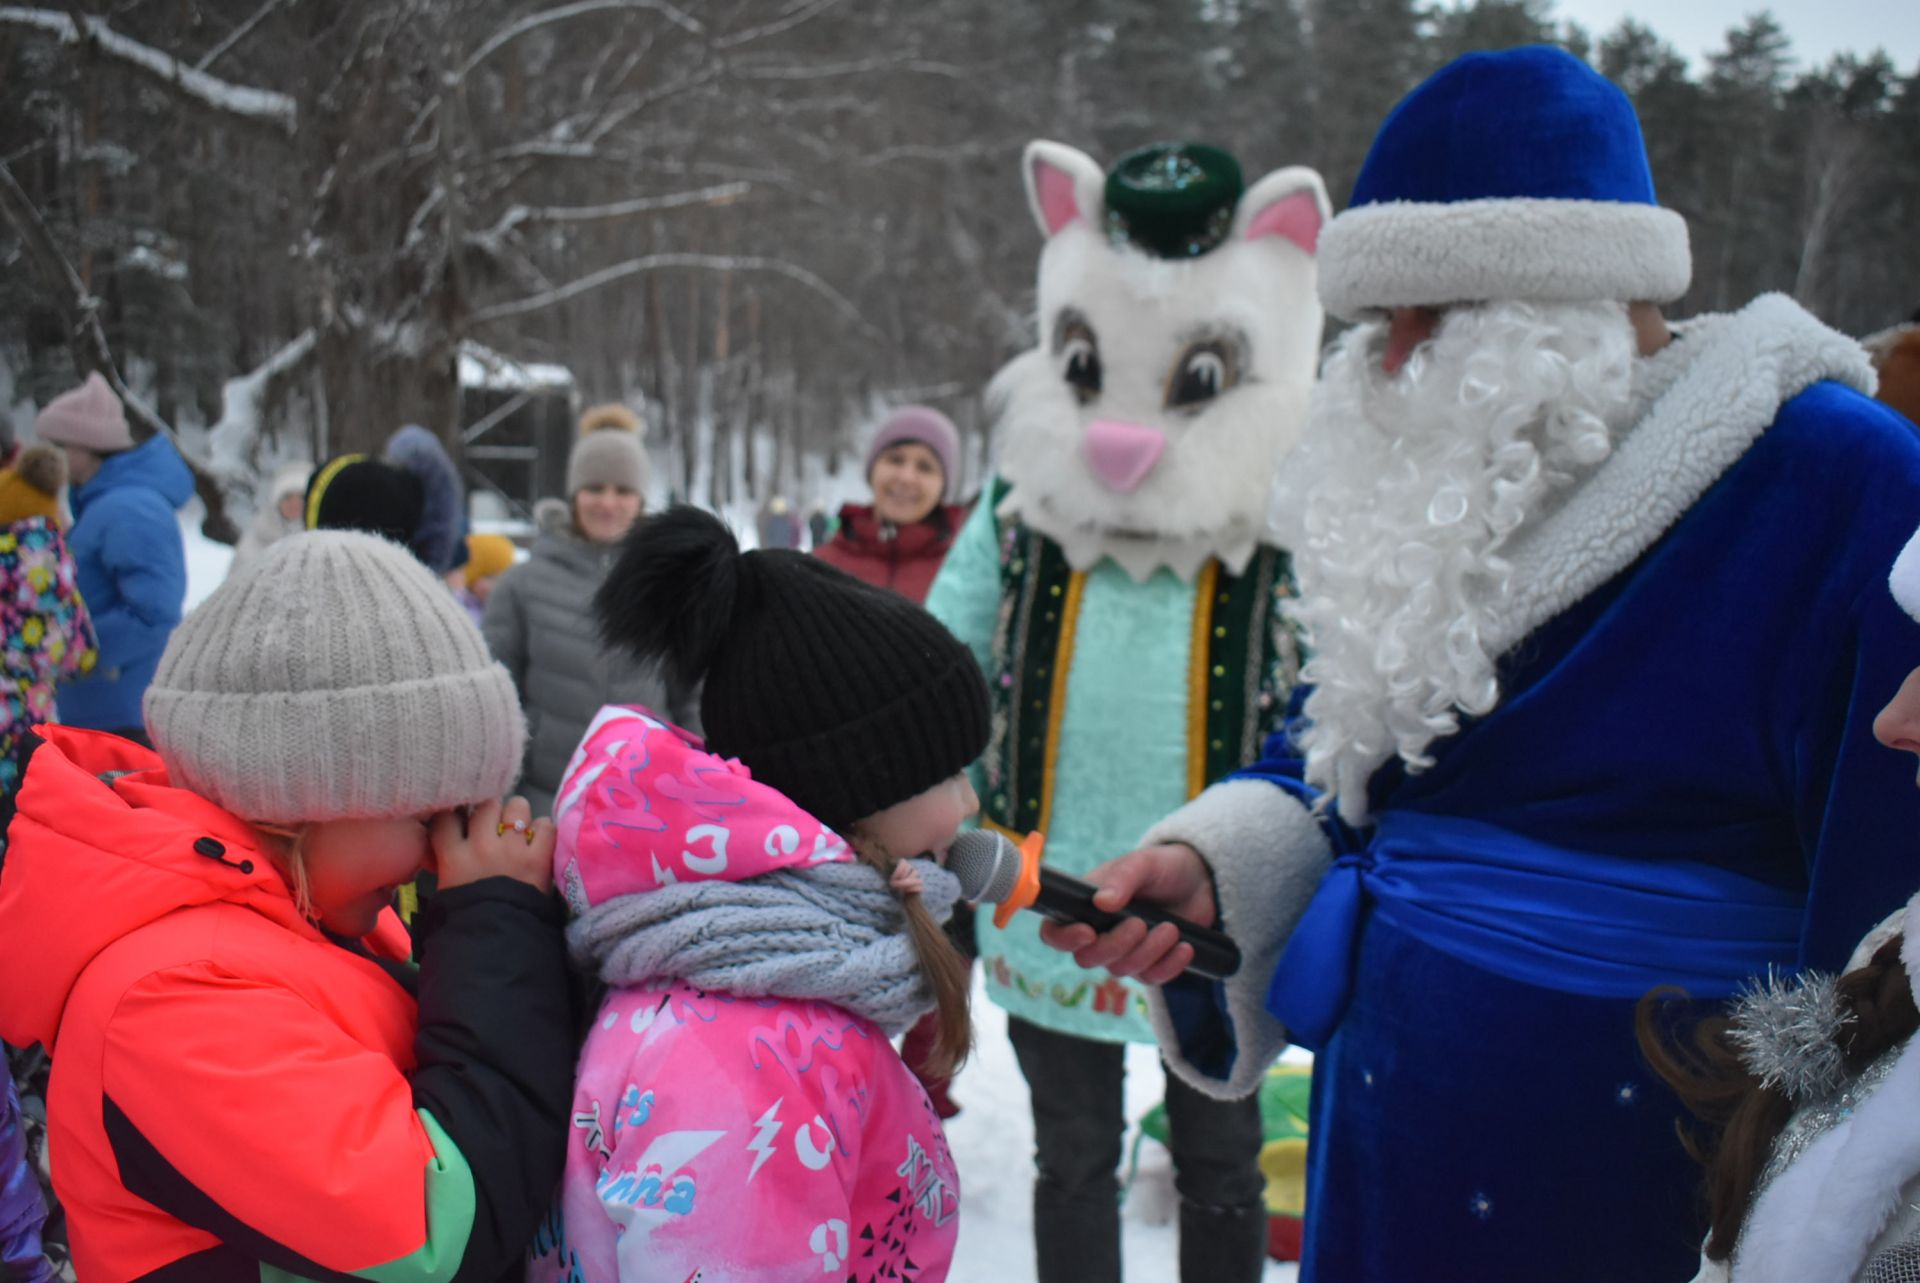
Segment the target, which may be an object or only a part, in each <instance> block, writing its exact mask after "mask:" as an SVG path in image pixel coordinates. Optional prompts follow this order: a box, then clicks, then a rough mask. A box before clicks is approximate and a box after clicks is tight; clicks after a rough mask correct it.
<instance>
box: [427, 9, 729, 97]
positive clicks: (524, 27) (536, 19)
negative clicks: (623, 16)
mask: <svg viewBox="0 0 1920 1283" xmlns="http://www.w3.org/2000/svg"><path fill="white" fill-rule="evenodd" d="M610 9H650V10H652V11H653V12H655V13H658V14H660V15H661V16H662V17H664V18H666V20H667V21H669V22H671V23H673V24H674V25H675V26H677V27H679V28H681V29H682V30H684V31H686V32H688V33H689V34H691V35H696V36H701V35H705V34H706V28H705V27H702V26H701V25H700V24H699V22H697V21H695V20H694V19H693V18H691V17H689V16H687V15H686V14H685V13H682V12H681V11H680V10H678V9H676V8H674V7H673V6H672V5H670V4H667V3H666V0H576V3H574V4H563V5H560V6H558V7H556V8H553V9H545V10H542V11H541V12H539V13H533V14H528V15H527V16H526V17H524V18H522V19H520V21H518V22H516V23H513V24H512V25H510V26H506V27H502V28H501V29H500V30H499V31H496V32H494V34H493V35H492V36H491V37H489V38H488V40H487V41H486V43H484V44H482V45H481V46H480V47H479V48H478V49H476V50H474V51H473V53H472V54H471V55H470V56H469V57H468V58H467V61H466V62H465V63H464V64H463V65H462V66H461V67H460V70H458V71H457V72H455V73H454V76H455V78H456V79H457V78H459V77H461V76H464V75H466V74H467V73H468V72H470V71H472V70H473V69H474V68H475V67H477V66H479V65H480V64H481V63H483V62H485V61H486V60H487V59H488V58H490V57H492V56H493V54H494V53H495V52H496V51H497V50H499V49H500V48H501V47H502V46H504V45H507V44H509V43H511V42H512V41H515V40H518V39H519V38H520V37H521V36H524V35H526V34H527V33H528V32H529V31H537V30H539V29H540V28H541V27H544V26H548V25H549V24H551V23H555V22H566V21H569V20H570V19H573V18H578V17H580V16H581V15H583V14H589V13H604V12H606V11H607V10H610Z"/></svg>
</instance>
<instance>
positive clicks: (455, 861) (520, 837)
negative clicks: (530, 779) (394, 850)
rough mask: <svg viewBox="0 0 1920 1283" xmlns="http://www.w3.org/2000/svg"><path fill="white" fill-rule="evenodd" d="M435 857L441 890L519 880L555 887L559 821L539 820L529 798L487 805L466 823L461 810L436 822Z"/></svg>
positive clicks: (540, 887) (537, 886)
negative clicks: (495, 880)
mask: <svg viewBox="0 0 1920 1283" xmlns="http://www.w3.org/2000/svg"><path fill="white" fill-rule="evenodd" d="M431 838H432V842H433V856H434V867H435V871H436V872H437V873H438V874H439V878H440V886H441V887H442V888H443V889H445V888H451V887H457V886H465V885H466V884H467V883H469V882H478V881H480V880H481V879H482V878H513V879H515V880H517V881H520V882H524V883H526V884H527V885H528V886H530V887H532V888H534V889H535V890H536V891H546V890H550V889H551V888H552V887H553V839H554V834H553V821H552V820H545V819H542V820H536V819H534V818H533V808H532V807H530V806H528V805H527V799H525V798H524V797H515V798H509V799H508V800H507V804H506V805H505V806H504V807H503V806H501V805H500V803H498V802H482V803H480V804H479V805H478V806H476V807H474V808H473V811H472V813H471V814H470V815H468V816H467V817H466V819H465V821H464V822H463V821H462V819H461V815H460V813H459V812H458V811H442V812H441V813H440V814H438V815H436V816H434V817H433V832H432V835H431Z"/></svg>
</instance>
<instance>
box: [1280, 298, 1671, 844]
mask: <svg viewBox="0 0 1920 1283" xmlns="http://www.w3.org/2000/svg"><path fill="white" fill-rule="evenodd" d="M1385 337H1386V326H1385V324H1384V323H1373V324H1368V325H1362V326H1358V327H1356V328H1355V329H1353V330H1351V331H1349V332H1348V333H1347V334H1346V335H1345V336H1344V337H1343V338H1342V339H1341V341H1340V342H1339V344H1338V345H1337V347H1336V348H1335V349H1334V351H1333V352H1332V354H1331V355H1330V356H1329V357H1328V358H1327V362H1326V365H1325V368H1324V369H1323V371H1322V374H1321V382H1320V384H1319V386H1318V387H1317V388H1316V389H1315V392H1314V400H1313V408H1312V412H1311V414H1310V415H1309V418H1308V423H1307V429H1306V434H1305V436H1304V438H1303V439H1302V441H1301V443H1300V445H1299V446H1298V447H1297V448H1296V450H1295V452H1294V454H1293V455H1292V456H1291V458H1290V459H1289V461H1288V465H1287V467H1286V468H1284V469H1283V470H1282V472H1281V475H1280V480H1279V482H1278V485H1277V488H1276V493H1275V499H1274V508H1273V520H1274V525H1275V527H1276V533H1277V537H1278V542H1279V543H1280V544H1281V545H1282V546H1284V547H1289V548H1291V549H1292V550H1293V558H1294V568H1295V571H1296V573H1297V575H1298V578H1299V587H1300V596H1299V598H1298V599H1297V600H1296V601H1295V602H1294V603H1292V606H1291V613H1292V614H1293V616H1294V618H1296V619H1297V620H1298V621H1299V622H1300V623H1301V624H1302V625H1303V627H1304V628H1305V630H1306V634H1307V640H1308V644H1309V646H1310V647H1311V650H1312V658H1311V659H1310V660H1309V662H1308V663H1307V665H1306V667H1305V668H1304V670H1303V672H1302V679H1303V680H1305V681H1308V682H1311V683H1312V684H1313V691H1312V693H1311V694H1310V695H1309V697H1308V699H1307V704H1306V709H1305V712H1306V718H1307V723H1308V724H1307V726H1306V728H1305V730H1304V731H1303V732H1302V734H1301V747H1302V748H1303V750H1304V751H1305V753H1306V758H1307V779H1308V781H1309V782H1310V783H1312V784H1314V785H1316V786H1317V787H1319V788H1321V789H1322V790H1324V791H1325V792H1326V794H1327V796H1328V799H1329V800H1332V801H1337V803H1338V805H1339V809H1340V813H1341V815H1342V816H1344V817H1345V818H1347V819H1348V820H1349V821H1351V822H1353V823H1363V822H1365V820H1366V818H1367V808H1368V802H1367V781H1368V780H1369V779H1370V778H1371V777H1372V775H1373V773H1374V771H1375V770H1377V769H1378V768H1379V767H1380V766H1382V765H1383V764H1384V763H1386V762H1387V761H1388V760H1389V759H1390V758H1392V757H1393V756H1394V755H1395V754H1398V755H1399V756H1400V758H1401V759H1402V760H1404V761H1405V762H1406V764H1407V767H1408V769H1409V770H1413V771H1418V770H1421V769H1424V768H1425V767H1427V766H1429V765H1431V764H1432V758H1431V757H1429V756H1428V755H1427V749H1428V747H1429V746H1430V745H1431V744H1432V743H1433V742H1434V741H1435V740H1436V739H1439V738H1441V737H1443V736H1446V735H1450V734H1452V733H1453V732H1454V731H1455V730H1457V729H1458V728H1459V719H1460V715H1461V714H1463V713H1464V714H1466V715H1468V716H1479V715H1482V714H1485V713H1487V712H1490V711H1491V710H1492V709H1493V707H1494V705H1495V704H1496V703H1497V702H1498V701H1499V698H1500V683H1499V677H1498V673H1497V670H1496V661H1497V659H1498V654H1497V653H1496V652H1494V651H1493V650H1492V649H1491V647H1490V644H1489V642H1488V641H1487V639H1488V638H1489V637H1490V636H1493V635H1505V634H1506V630H1505V629H1504V628H1503V627H1502V626H1501V625H1503V624H1504V622H1505V620H1506V615H1507V612H1508V610H1509V609H1510V602H1511V598H1512V595H1513V594H1512V590H1513V581H1512V567H1511V566H1510V565H1509V564H1508V562H1507V561H1506V560H1505V559H1504V558H1503V557H1502V556H1501V551H1502V549H1503V548H1504V547H1506V545H1507V544H1508V543H1509V541H1510V540H1511V539H1512V538H1513V537H1514V535H1515V534H1516V533H1517V532H1519V531H1520V530H1521V529H1523V528H1524V527H1526V526H1527V525H1529V524H1530V523H1533V522H1536V521H1537V520H1538V519H1539V517H1540V516H1541V515H1542V514H1543V513H1544V512H1545V511H1546V510H1548V509H1549V508H1550V507H1551V506H1552V505H1553V503H1554V502H1555V501H1556V499H1557V498H1559V497H1560V496H1561V495H1563V494H1564V492H1565V490H1566V489H1567V488H1568V487H1569V486H1571V485H1572V484H1573V483H1574V482H1576V481H1577V480H1579V479H1580V478H1581V477H1583V476H1585V475H1588V474H1590V473H1591V472H1592V471H1593V470H1594V468H1595V467H1596V466H1597V465H1598V464H1599V463H1600V462H1601V461H1602V460H1604V459H1605V458H1606V457H1607V456H1608V454H1609V453H1610V451H1611V450H1612V448H1613V442H1614V438H1615V436H1616V434H1617V433H1618V432H1619V431H1620V430H1622V429H1623V428H1624V427H1625V426H1626V421H1627V419H1628V418H1629V414H1630V406H1631V403H1632V390H1633V378H1634V368H1635V366H1634V354H1635V343H1634V332H1633V328H1632V326H1631V324H1630V323H1629V321H1628V319H1627V313H1626V307H1625V305H1624V304H1619V303H1577V304H1527V303H1490V304H1484V305H1479V306H1473V307H1459V308H1455V309H1453V310H1452V311H1450V312H1448V313H1447V315H1446V316H1445V317H1444V318H1443V320H1442V322H1441V324H1440V327H1439V329H1438V331H1437V332H1436V333H1435V335H1434V337H1433V339H1432V340H1431V341H1430V342H1429V343H1427V344H1425V345H1423V346H1422V347H1420V348H1419V349H1418V350H1416V351H1415V353H1414V354H1413V356H1412V357H1411V358H1409V359H1408V361H1407V362H1406V364H1405V365H1404V366H1402V367H1401V369H1400V371H1399V373H1398V374H1397V376H1394V377H1389V376H1387V375H1386V374H1385V372H1384V371H1383V370H1382V368H1381V363H1380V353H1381V349H1382V346H1383V343H1384V341H1385Z"/></svg>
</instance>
